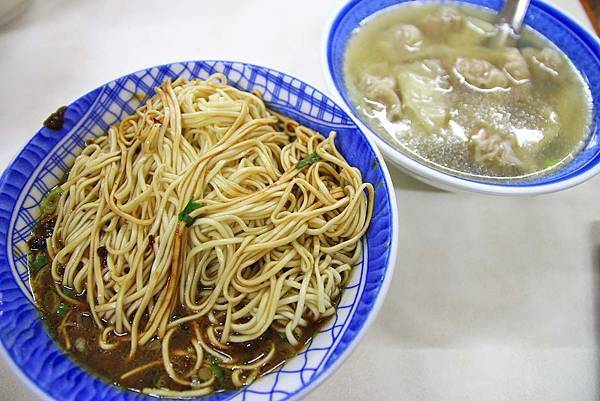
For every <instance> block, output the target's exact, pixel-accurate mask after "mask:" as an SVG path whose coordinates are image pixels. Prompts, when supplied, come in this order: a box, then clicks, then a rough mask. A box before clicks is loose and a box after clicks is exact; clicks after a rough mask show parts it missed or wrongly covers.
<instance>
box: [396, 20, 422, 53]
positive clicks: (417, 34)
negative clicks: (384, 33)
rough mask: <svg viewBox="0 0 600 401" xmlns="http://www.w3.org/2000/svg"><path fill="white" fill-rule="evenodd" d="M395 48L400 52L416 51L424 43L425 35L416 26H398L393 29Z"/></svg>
mask: <svg viewBox="0 0 600 401" xmlns="http://www.w3.org/2000/svg"><path fill="white" fill-rule="evenodd" d="M391 34H392V38H393V41H394V47H395V49H396V50H397V51H399V52H407V51H409V52H410V51H414V50H417V49H418V48H419V46H420V45H421V44H422V43H423V34H422V33H421V31H420V30H419V28H417V27H416V26H414V25H411V24H398V25H395V26H393V27H392V28H391Z"/></svg>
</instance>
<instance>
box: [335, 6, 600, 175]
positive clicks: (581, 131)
mask: <svg viewBox="0 0 600 401" xmlns="http://www.w3.org/2000/svg"><path fill="white" fill-rule="evenodd" d="M493 20H494V15H493V14H492V13H491V12H489V11H488V10H485V9H480V8H475V7H471V6H463V5H461V6H453V5H447V4H444V5H440V4H416V5H415V4H412V5H402V6H397V7H394V8H393V9H391V10H389V11H384V12H382V13H379V14H376V15H375V16H373V17H371V18H370V19H369V20H367V21H366V22H365V23H363V24H362V25H361V26H360V27H359V28H358V29H357V30H356V32H355V33H354V34H353V36H352V38H351V39H350V41H349V43H348V48H347V49H346V54H345V60H344V75H345V81H346V85H347V87H348V90H349V93H350V96H351V100H352V102H353V103H354V105H355V106H356V109H357V111H358V112H359V113H360V115H361V117H362V118H363V119H365V120H366V122H367V123H368V124H369V125H370V126H371V128H373V129H374V130H375V131H376V132H377V133H378V134H380V135H381V136H383V137H384V138H385V139H386V141H387V142H388V143H390V144H392V145H393V146H394V147H396V148H398V149H400V150H401V151H402V152H403V153H405V154H408V155H409V156H410V157H412V158H414V159H417V160H419V161H421V162H424V163H426V164H428V165H431V166H434V167H436V168H438V169H441V170H443V171H446V172H449V173H451V174H455V175H460V176H465V177H471V178H477V179H479V180H484V181H519V180H530V179H534V178H536V177H538V176H540V175H542V174H547V173H551V172H553V171H555V170H556V169H558V168H560V167H561V166H563V165H564V164H565V163H568V162H569V161H570V160H571V159H572V158H573V156H574V155H575V154H577V152H578V151H579V150H580V149H581V148H582V146H583V144H584V143H585V140H586V137H587V134H588V132H589V126H590V121H591V114H592V102H591V95H590V92H589V89H588V87H587V85H586V84H585V82H584V80H583V78H582V77H581V75H580V74H579V72H578V71H577V70H576V69H575V67H574V66H573V64H572V63H571V62H570V61H569V59H568V58H567V57H566V56H565V55H564V54H563V53H562V52H560V50H558V49H557V48H556V47H555V46H554V45H553V44H552V43H551V42H549V41H548V40H547V39H545V38H543V37H542V36H541V35H539V34H537V33H536V32H534V31H533V30H531V29H530V28H527V27H525V28H524V29H523V30H522V32H521V38H520V40H519V41H518V43H517V45H516V46H515V47H513V45H515V43H514V41H513V43H509V42H507V43H506V44H505V45H504V46H501V47H493V46H490V45H489V43H490V42H491V40H492V39H493V38H494V36H495V34H496V27H495V26H494V24H493V22H492V21H493Z"/></svg>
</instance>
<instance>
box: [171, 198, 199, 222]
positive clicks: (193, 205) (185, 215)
mask: <svg viewBox="0 0 600 401" xmlns="http://www.w3.org/2000/svg"><path fill="white" fill-rule="evenodd" d="M203 206H204V203H202V202H196V201H194V200H190V201H189V202H188V204H187V205H185V208H184V209H183V210H182V211H181V213H179V215H178V216H177V217H178V219H179V221H183V222H184V223H185V226H186V227H189V226H191V225H192V224H194V220H196V218H193V217H191V216H190V213H192V212H193V211H194V210H196V209H200V208H201V207H203Z"/></svg>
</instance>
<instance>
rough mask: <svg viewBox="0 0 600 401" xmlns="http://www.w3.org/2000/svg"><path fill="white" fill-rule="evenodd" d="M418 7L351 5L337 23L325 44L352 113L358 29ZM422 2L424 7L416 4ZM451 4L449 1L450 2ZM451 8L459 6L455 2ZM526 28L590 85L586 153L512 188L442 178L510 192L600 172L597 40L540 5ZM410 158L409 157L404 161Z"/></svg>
mask: <svg viewBox="0 0 600 401" xmlns="http://www.w3.org/2000/svg"><path fill="white" fill-rule="evenodd" d="M411 2H415V1H414V0H352V1H350V2H349V3H348V4H346V5H345V6H344V7H343V8H342V9H341V11H340V12H339V13H338V14H337V16H336V17H335V19H334V21H333V23H332V25H331V29H330V31H329V35H328V37H327V39H326V43H325V57H326V64H327V65H326V67H325V68H326V69H327V73H328V75H329V76H330V77H331V80H332V81H333V86H334V87H335V90H337V92H338V93H339V94H340V96H341V98H342V100H343V102H344V103H345V105H346V106H347V108H348V109H349V110H352V111H353V112H354V111H355V107H354V105H353V104H352V102H351V100H350V95H349V93H348V91H347V88H346V85H345V83H344V68H343V67H344V54H345V51H346V45H347V43H348V40H349V39H350V37H351V36H352V34H353V33H354V31H355V29H356V28H358V27H359V26H360V24H361V23H363V22H364V21H365V19H367V18H369V17H370V16H372V15H373V14H375V13H377V12H381V11H384V10H385V9H386V8H388V7H393V6H398V5H400V4H405V3H411ZM416 2H419V1H416ZM445 2H447V3H448V1H445ZM449 3H457V2H456V1H450V2H449ZM459 3H468V4H472V5H476V6H481V7H487V8H491V9H494V10H499V9H500V8H501V7H502V5H503V4H504V1H503V0H461V1H460V2H459ZM525 23H526V24H527V25H529V26H530V27H532V28H533V29H535V30H536V31H537V32H539V33H541V34H542V35H544V36H545V37H546V38H548V39H550V40H551V41H552V42H554V43H555V44H556V45H557V46H558V47H559V48H560V49H561V50H562V51H563V52H564V53H565V54H566V55H567V56H568V57H569V58H570V59H571V61H572V62H573V64H574V65H575V67H576V68H577V69H578V70H579V71H580V72H581V74H582V76H583V77H584V79H585V80H586V82H587V84H588V85H589V88H590V90H591V92H592V96H593V108H594V110H593V116H592V125H591V133H590V135H589V138H588V140H587V143H586V145H585V147H584V148H583V149H582V150H581V151H580V152H579V154H578V155H577V156H576V157H575V158H574V159H573V160H572V161H571V162H570V163H569V164H567V165H566V166H565V167H564V168H562V169H560V170H558V171H556V172H554V173H553V174H550V175H546V176H542V177H539V178H537V179H535V180H532V181H526V182H522V181H515V182H512V183H511V182H508V183H489V182H485V183H484V182H482V181H478V180H476V179H467V178H462V177H457V176H454V175H452V174H450V173H446V172H444V171H441V170H439V172H440V173H442V174H444V175H448V176H452V177H457V178H460V179H461V180H464V181H472V182H475V183H484V184H487V185H490V186H505V187H536V186H542V185H548V184H554V183H558V182H562V181H565V180H569V179H571V178H574V177H577V176H581V175H584V174H585V173H586V172H588V170H590V169H593V168H595V167H596V168H597V165H598V164H599V163H600V141H599V137H600V113H599V110H600V73H599V71H600V42H599V41H598V39H597V38H595V37H594V36H592V35H591V34H590V33H588V32H587V31H586V30H585V29H583V28H581V26H579V25H578V24H577V23H575V22H574V21H573V20H572V19H570V18H569V17H567V16H566V15H564V14H563V13H562V12H561V11H559V10H557V9H556V8H554V7H552V6H550V5H548V4H546V3H544V2H542V1H539V0H532V1H531V4H530V7H529V9H528V11H527V15H526V17H525ZM354 114H355V115H356V116H357V118H358V119H359V120H360V121H361V122H362V123H363V124H364V125H365V126H368V124H367V122H366V121H365V120H364V119H362V118H361V117H360V116H359V114H358V113H357V112H356V113H354ZM373 134H374V135H376V136H377V138H378V140H379V141H380V142H383V143H385V144H387V145H388V146H389V149H385V151H386V152H393V153H396V154H401V152H400V151H398V150H395V147H394V145H392V144H391V143H390V142H389V141H388V140H387V139H386V138H384V137H383V136H379V135H378V134H377V133H376V132H375V131H373ZM404 157H406V158H408V157H409V156H404Z"/></svg>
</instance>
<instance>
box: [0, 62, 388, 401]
mask: <svg viewBox="0 0 600 401" xmlns="http://www.w3.org/2000/svg"><path fill="white" fill-rule="evenodd" d="M216 72H221V73H223V74H224V75H225V76H227V78H228V80H229V83H230V84H231V85H233V86H236V87H238V88H239V89H243V90H246V91H252V90H259V91H260V92H261V93H262V94H263V98H264V100H265V102H266V104H267V105H268V107H270V108H271V109H273V110H275V111H277V112H279V113H282V114H284V115H287V116H289V117H291V118H294V119H296V120H297V121H298V122H300V123H301V124H304V125H306V126H308V127H310V128H312V129H315V130H317V131H319V132H322V133H323V134H324V135H328V134H329V132H331V131H336V132H337V137H336V145H337V147H338V149H339V150H340V152H341V153H342V154H343V155H344V157H345V158H346V159H347V160H348V162H349V163H350V164H351V165H353V166H355V167H357V168H358V169H359V170H360V171H361V173H362V177H363V180H365V181H368V182H371V183H372V184H373V186H374V187H375V204H374V211H373V219H372V221H371V224H370V227H369V230H368V232H367V234H366V237H365V241H364V242H363V255H362V260H361V261H360V263H358V264H357V265H356V266H355V267H354V270H353V272H352V275H351V278H350V281H349V282H348V284H347V285H346V287H345V288H344V290H343V292H342V296H341V299H340V302H339V306H338V308H337V310H336V314H335V316H333V317H332V318H331V319H330V320H328V321H327V322H326V324H325V325H324V326H323V328H322V329H321V330H320V331H319V332H318V333H317V334H316V335H315V336H314V337H313V339H312V341H310V342H309V343H308V345H307V346H306V347H305V348H304V349H303V350H302V351H301V352H300V353H299V354H298V355H296V356H295V357H294V358H292V359H290V360H288V361H287V362H286V363H285V364H284V365H282V366H281V367H279V368H277V369H276V370H274V371H272V372H270V373H269V374H267V375H265V376H264V377H262V378H260V379H258V380H256V381H255V382H254V383H252V384H251V385H249V386H247V387H244V388H242V389H240V390H238V391H233V392H222V393H215V394H212V395H210V396H206V397H202V399H203V400H256V401H260V400H296V399H299V398H301V397H302V396H303V395H305V394H306V393H307V392H308V391H310V390H311V389H313V388H314V387H315V386H317V385H318V384H319V383H321V382H322V381H323V380H324V379H325V378H326V377H327V376H329V375H330V374H331V373H332V372H333V371H334V370H335V369H336V368H337V367H338V366H340V364H341V363H342V361H343V360H344V359H345V358H346V357H347V356H348V354H349V353H350V351H351V350H352V349H353V348H354V347H355V346H356V344H357V342H358V341H359V339H360V338H361V337H362V336H363V335H364V333H365V330H366V329H367V327H368V326H369V325H370V324H371V322H372V321H373V318H374V317H375V315H376V313H377V311H378V310H379V308H380V306H381V303H382V300H383V297H384V295H385V293H386V291H387V287H388V285H389V282H390V279H391V275H392V270H393V267H394V263H395V259H396V249H397V248H396V246H395V244H396V243H397V236H398V225H397V219H396V213H397V212H396V201H395V197H394V191H393V187H392V184H391V180H390V177H389V173H388V171H387V169H386V166H385V162H384V161H383V158H382V157H381V155H380V154H379V151H378V150H377V148H376V146H375V145H374V143H373V142H372V141H371V139H370V138H369V137H367V136H366V135H364V134H363V133H362V132H361V130H360V129H359V128H358V127H357V126H356V125H355V124H354V122H353V121H352V119H350V117H348V115H347V114H346V113H345V112H344V111H343V110H342V109H341V108H340V107H338V106H337V105H336V104H335V103H334V102H332V101H331V100H330V99H329V98H327V97H326V96H325V95H323V94H322V93H321V92H319V91H317V90H315V89H314V88H313V87H311V86H310V85H308V84H306V83H304V82H302V81H300V80H298V79H295V78H293V77H291V76H289V75H286V74H283V73H281V72H278V71H274V70H271V69H268V68H265V67H260V66H256V65H250V64H244V63H237V62H227V61H192V62H181V63H173V64H167V65H162V66H158V67H152V68H148V69H145V70H142V71H138V72H135V73H132V74H129V75H127V76H124V77H121V78H119V79H116V80H114V81H112V82H109V83H107V84H105V85H103V86H101V87H99V88H97V89H95V90H93V91H91V92H89V93H88V94H87V95H84V96H83V97H81V98H79V99H78V100H76V101H75V102H74V103H72V104H71V105H69V106H68V108H67V111H66V113H65V123H64V126H63V128H62V129H60V130H58V131H53V130H49V129H47V128H42V129H40V130H39V131H38V132H37V133H36V134H35V135H34V136H33V137H32V138H31V140H30V141H29V143H27V144H26V145H25V147H24V148H23V149H22V150H21V151H20V152H19V154H18V155H17V156H16V157H15V159H14V160H13V161H12V163H11V164H10V166H9V167H8V169H7V170H6V171H5V172H4V174H3V175H2V178H1V179H0V345H1V346H0V350H1V352H0V353H1V354H2V355H3V356H4V358H5V359H7V360H8V361H10V364H11V366H12V368H13V370H14V371H15V372H16V373H17V375H18V376H20V377H21V378H22V379H23V380H24V382H25V383H26V384H27V385H28V386H29V387H30V388H31V389H32V390H33V391H34V392H35V393H36V394H37V395H38V397H39V398H38V399H44V400H57V401H88V400H89V401H96V400H113V401H133V400H138V401H141V400H147V399H156V398H154V397H150V396H146V395H143V394H140V393H136V392H132V391H127V390H123V389H119V388H117V387H115V386H113V385H111V384H108V383H106V382H104V381H103V380H101V379H100V378H98V377H95V376H93V375H92V374H89V373H88V372H86V371H85V370H84V369H82V368H80V367H79V366H78V365H76V364H75V363H74V362H73V361H72V360H71V359H70V358H69V357H68V356H67V355H66V354H65V353H64V352H63V351H62V350H61V349H60V348H59V347H58V346H57V345H56V344H55V343H54V341H53V340H52V339H51V338H50V337H49V336H48V334H47V332H46V329H45V327H44V324H43V322H42V320H41V319H40V315H39V314H38V311H37V309H36V305H35V303H34V299H33V296H32V292H31V287H30V284H29V272H28V267H27V252H28V247H27V238H28V236H29V234H30V233H31V230H32V228H33V227H34V225H35V224H36V218H37V216H38V205H39V203H40V201H41V199H42V197H43V195H44V194H45V193H46V192H47V191H48V190H49V189H50V188H52V187H53V186H55V185H56V184H57V183H58V181H59V180H60V177H61V176H62V175H63V174H64V172H65V171H66V170H67V169H68V168H69V166H70V165H71V164H72V162H73V160H74V158H75V156H76V155H77V154H78V153H79V152H80V151H81V149H83V147H84V146H85V141H86V139H89V138H93V137H97V136H99V135H101V134H103V133H105V132H106V131H107V129H108V128H109V126H111V125H113V124H115V123H117V122H119V121H121V120H122V119H123V118H124V117H125V116H127V115H130V114H132V113H133V112H134V110H135V109H136V108H137V107H139V106H140V105H141V104H143V103H144V102H145V99H147V98H149V97H150V96H152V95H153V94H154V88H156V87H157V86H159V85H160V84H161V83H162V82H163V81H164V80H165V79H166V78H176V77H179V76H182V77H184V78H186V79H190V78H196V77H198V78H204V79H205V78H207V77H208V76H209V75H211V74H213V73H216Z"/></svg>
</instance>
